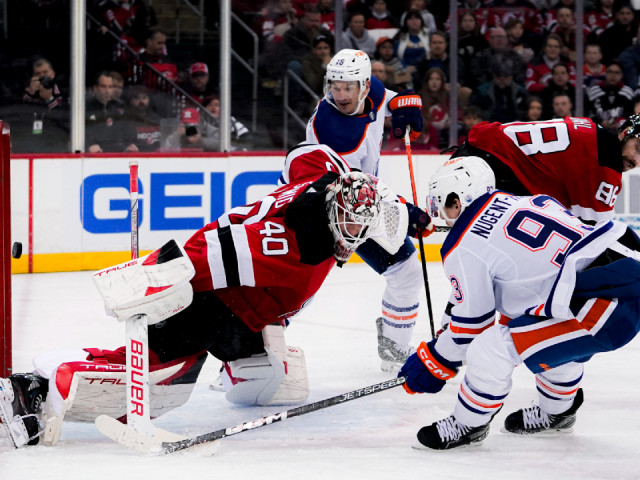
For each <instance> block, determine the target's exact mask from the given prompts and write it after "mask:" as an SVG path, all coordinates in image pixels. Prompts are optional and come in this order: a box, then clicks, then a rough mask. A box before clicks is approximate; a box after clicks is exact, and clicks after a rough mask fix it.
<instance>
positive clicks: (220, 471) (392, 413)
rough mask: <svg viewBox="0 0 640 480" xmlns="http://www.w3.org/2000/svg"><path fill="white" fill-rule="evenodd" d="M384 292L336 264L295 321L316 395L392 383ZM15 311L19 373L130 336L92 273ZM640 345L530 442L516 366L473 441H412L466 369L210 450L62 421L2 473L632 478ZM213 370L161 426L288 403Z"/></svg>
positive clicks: (254, 414) (423, 321)
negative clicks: (563, 424) (570, 420)
mask: <svg viewBox="0 0 640 480" xmlns="http://www.w3.org/2000/svg"><path fill="white" fill-rule="evenodd" d="M419 281H422V280H421V279H419ZM429 281H430V289H431V296H432V303H433V307H434V312H435V316H436V322H437V324H439V318H440V314H441V312H442V310H443V308H444V305H445V303H446V298H447V296H448V282H447V281H446V279H445V277H444V275H443V273H442V267H441V265H440V264H436V263H434V264H430V265H429ZM383 289H384V281H383V279H382V278H381V277H379V276H377V275H376V274H375V273H374V272H373V271H372V270H370V269H369V268H368V267H366V266H365V265H363V264H355V265H353V264H349V265H346V266H345V267H344V268H343V269H337V268H336V269H334V271H333V272H332V274H331V276H330V277H329V280H328V281H327V283H326V284H325V285H324V286H323V288H322V289H321V290H320V292H319V294H318V295H317V298H316V299H315V300H314V302H313V303H312V304H311V306H310V307H309V308H308V309H307V310H306V311H304V312H302V313H301V314H300V316H299V317H298V318H296V319H295V321H294V323H293V324H292V326H291V327H290V328H289V329H288V331H287V343H289V344H290V345H297V346H300V347H302V348H303V349H304V350H305V353H306V358H307V364H308V368H309V376H310V382H311V396H310V398H309V402H314V401H317V400H321V399H323V398H327V397H332V396H334V395H338V394H340V393H343V392H348V391H351V390H354V389H356V388H359V387H364V386H367V385H371V384H374V383H378V382H381V381H383V380H385V379H387V378H389V375H388V374H385V373H383V372H381V371H380V369H379V360H378V357H377V352H376V332H375V319H376V317H377V316H378V310H379V301H380V297H381V294H382V291H383ZM13 312H14V327H13V335H14V371H16V372H20V371H28V370H30V369H31V358H32V357H33V355H34V354H36V353H38V352H41V351H44V350H52V349H60V348H73V347H90V346H96V347H104V348H114V347H117V346H119V345H121V344H122V342H123V338H124V327H123V325H122V324H119V323H117V322H116V321H115V320H113V319H111V318H109V317H106V316H105V315H104V312H103V308H102V304H101V300H100V298H99V295H98V293H97V291H96V290H95V288H94V286H93V283H92V281H91V278H90V273H89V272H73V273H56V274H32V275H14V277H13ZM428 332H429V326H428V320H427V313H426V306H421V315H420V320H419V322H418V327H417V328H416V331H415V332H414V337H413V343H414V344H417V343H418V342H419V341H420V340H422V339H428V336H429V333H428ZM639 350H640V343H639V341H638V340H637V339H636V340H635V341H634V342H632V343H631V344H630V345H628V346H626V347H625V348H623V349H621V350H619V351H616V352H613V353H609V354H604V355H600V356H597V357H596V358H594V359H593V360H592V361H591V362H589V363H588V364H587V366H586V371H585V376H584V381H583V387H584V391H585V403H584V405H583V406H582V408H581V409H580V411H579V412H578V421H577V423H576V426H575V428H574V432H573V433H571V434H555V435H547V436H540V437H533V438H528V437H526V438H523V437H518V436H514V435H510V434H507V433H502V432H500V426H501V424H502V421H503V420H504V417H505V416H506V415H507V414H508V413H510V412H511V411H514V410H517V409H518V408H522V407H524V406H528V405H529V404H530V403H531V401H532V400H534V399H535V396H536V395H535V386H534V383H533V376H532V375H531V374H530V373H529V372H528V371H527V370H526V369H525V368H523V367H519V368H517V369H516V373H515V375H514V386H513V390H512V392H511V394H510V395H509V397H508V398H507V401H506V403H505V407H504V408H503V410H502V411H501V412H500V413H499V414H498V415H497V416H496V418H495V419H494V421H493V423H492V429H491V432H490V434H489V437H488V438H487V440H485V442H484V443H483V444H482V445H480V446H476V447H468V448H464V449H458V450H453V451H445V452H435V451H434V452H431V451H423V450H420V451H419V450H414V449H412V448H411V446H412V445H413V444H414V440H415V434H416V432H417V431H418V429H419V428H420V427H421V426H423V425H426V424H429V423H431V422H433V421H435V420H439V419H441V418H443V417H445V416H447V415H449V414H450V413H451V410H452V408H453V405H454V401H455V397H456V395H457V387H458V385H459V382H460V375H459V376H458V377H457V378H455V379H454V380H453V381H451V382H450V384H449V385H447V386H446V387H445V388H444V390H443V391H442V392H441V393H440V394H438V395H435V396H434V395H430V396H427V395H413V396H410V395H407V394H406V393H405V392H404V390H402V388H401V387H398V388H395V389H392V390H389V391H386V392H383V393H378V394H375V395H371V396H369V397H366V398H363V399H359V400H354V401H352V402H348V403H345V404H342V405H338V406H334V407H330V408H327V409H324V410H320V411H317V412H313V413H309V414H306V415H303V416H300V417H295V418H292V419H289V420H287V421H285V422H279V423H275V424H273V425H269V426H266V427H262V428H259V429H257V430H253V431H248V432H244V433H241V434H238V435H235V436H232V437H228V438H225V439H223V440H220V441H219V444H220V445H219V448H218V450H217V451H216V453H215V454H214V455H213V456H202V455H200V454H198V453H196V452H189V451H185V452H180V453H176V454H172V455H168V456H164V457H147V456H141V455H139V454H137V453H135V452H133V451H129V450H127V449H125V448H124V447H122V446H120V445H117V444H115V443H112V442H111V441H110V440H108V439H107V438H106V437H103V436H102V435H101V434H100V433H99V432H98V431H97V430H96V429H95V427H94V425H93V424H72V423H67V424H65V426H64V429H63V432H62V437H61V440H60V443H59V444H58V445H57V446H55V447H44V446H37V447H28V448H23V449H19V450H14V449H13V448H12V447H11V445H10V443H9V440H8V439H7V438H4V437H0V479H2V480H4V479H7V480H8V479H11V480H22V479H25V478H34V479H41V478H42V479H53V480H73V479H82V480H87V479H98V480H99V479H112V480H113V479H118V480H128V479H134V478H136V479H139V478H144V479H152V480H154V479H165V478H176V477H177V478H187V479H190V478H193V479H200V478H211V479H238V480H243V479H251V480H261V479H278V480H289V479H297V478H300V479H304V480H307V479H332V480H336V479H346V478H363V479H367V480H369V479H385V480H387V479H389V478H392V477H396V478H398V477H399V478H420V479H427V480H432V479H478V480H483V479H487V480H489V479H490V480H496V479H503V478H504V479H506V478H509V479H518V480H520V479H522V480H525V479H537V480H540V479H544V480H553V479H637V478H640V438H639V437H638V434H637V432H638V431H639V430H640V411H639V409H638V405H639V404H640V382H639V381H638V380H639V377H640V373H638V369H637V365H638V363H639V355H640V352H639ZM218 366H219V363H218V362H217V361H216V360H215V359H213V358H210V360H209V361H208V362H207V364H206V365H205V368H204V370H203V373H202V375H201V376H200V379H199V382H198V384H197V386H196V388H195V391H194V394H193V395H192V397H191V399H190V401H189V402H188V403H187V404H186V405H184V406H182V407H180V408H179V409H177V410H174V411H172V412H170V413H169V414H167V415H165V416H164V417H161V418H159V419H157V420H156V421H155V422H156V424H157V425H158V426H160V427H162V428H165V429H167V430H171V431H173V432H176V433H180V434H184V435H188V436H193V435H197V434H201V433H205V432H210V431H214V430H217V429H220V428H223V427H228V426H233V425H237V424H239V423H242V422H245V421H248V420H252V419H256V418H260V417H262V416H264V415H267V414H269V413H275V412H279V411H282V410H286V407H268V408H267V407H264V408H262V407H261V408H256V407H251V408H246V407H245V408H242V407H238V406H234V405H232V404H229V403H227V402H226V400H225V399H224V394H222V393H219V392H214V391H211V390H209V388H208V387H209V384H210V383H211V382H212V381H213V380H214V378H215V377H216V373H217V369H218ZM0 435H1V434H0Z"/></svg>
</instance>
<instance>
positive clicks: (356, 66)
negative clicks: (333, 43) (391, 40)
mask: <svg viewBox="0 0 640 480" xmlns="http://www.w3.org/2000/svg"><path fill="white" fill-rule="evenodd" d="M369 80H371V61H370V60H369V56H368V55H367V54H366V53H364V52H363V51H362V50H353V49H350V48H345V49H343V50H340V51H339V52H338V53H336V54H335V55H334V56H333V58H332V59H331V61H330V62H329V64H328V65H327V73H326V74H325V76H324V97H325V98H326V99H327V102H329V103H330V104H331V105H332V106H333V107H334V108H336V109H337V108H338V107H337V105H336V103H335V101H334V99H333V95H332V94H331V82H332V81H339V82H358V86H359V87H360V91H359V94H358V107H357V108H356V110H355V111H354V112H353V113H351V114H350V115H355V113H356V112H357V111H358V110H360V106H361V105H362V102H364V99H365V98H366V96H367V95H366V94H367V81H369Z"/></svg>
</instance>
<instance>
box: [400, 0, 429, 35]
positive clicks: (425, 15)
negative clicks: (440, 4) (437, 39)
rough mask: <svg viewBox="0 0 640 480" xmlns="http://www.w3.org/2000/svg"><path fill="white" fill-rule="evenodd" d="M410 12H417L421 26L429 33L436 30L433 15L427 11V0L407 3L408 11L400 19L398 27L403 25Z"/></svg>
mask: <svg viewBox="0 0 640 480" xmlns="http://www.w3.org/2000/svg"><path fill="white" fill-rule="evenodd" d="M411 10H417V11H418V12H419V13H420V16H421V17H422V21H423V24H424V26H425V28H426V29H427V31H428V32H429V33H433V32H435V31H436V30H438V25H437V23H436V20H435V18H434V16H433V14H432V13H431V12H430V11H429V10H427V0H411V1H410V2H409V9H408V10H407V11H406V12H404V13H403V14H402V16H401V17H400V25H404V22H405V20H406V18H407V15H408V14H409V12H410V11H411Z"/></svg>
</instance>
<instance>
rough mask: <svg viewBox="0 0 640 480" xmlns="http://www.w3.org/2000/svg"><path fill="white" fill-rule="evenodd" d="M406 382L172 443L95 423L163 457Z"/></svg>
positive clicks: (112, 422)
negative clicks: (163, 455)
mask: <svg viewBox="0 0 640 480" xmlns="http://www.w3.org/2000/svg"><path fill="white" fill-rule="evenodd" d="M405 380H406V379H405V377H397V378H394V379H391V380H386V381H384V382H380V383H376V384H374V385H370V386H368V387H363V388H359V389H357V390H352V391H350V392H346V393H343V394H340V395H336V396H335V397H331V398H327V399H324V400H320V401H318V402H314V403H309V404H307V405H302V406H300V407H295V408H292V409H290V410H286V411H284V412H279V413H275V414H272V415H267V416H265V417H262V418H258V419H256V420H251V421H249V422H245V423H241V424H239V425H235V426H233V427H227V428H222V429H220V430H216V431H215V432H210V433H204V434H202V435H198V436H197V437H192V438H185V439H182V440H170V439H169V438H170V437H174V438H175V434H172V433H169V432H167V431H165V430H162V429H156V432H157V433H156V435H155V436H154V438H150V437H147V436H145V435H144V434H141V433H140V432H138V431H137V430H135V429H133V428H131V427H130V426H128V425H125V424H123V423H120V422H119V421H118V420H116V419H114V418H112V417H109V416H107V415H100V416H99V417H98V418H96V422H95V423H96V427H97V428H98V430H99V431H100V432H102V433H103V434H104V435H106V436H107V437H109V438H111V439H112V440H114V441H115V442H118V443H119V444H121V445H124V446H126V447H129V448H131V449H133V450H136V451H138V452H141V453H152V454H158V455H162V454H166V453H173V452H177V451H180V450H185V449H187V448H191V447H195V446H197V445H202V444H205V443H208V442H213V441H214V440H219V439H221V438H224V437H229V436H231V435H237V434H238V433H242V432H246V431H248V430H253V429H256V428H259V427H264V426H266V425H271V424H272V423H276V422H280V421H284V420H286V419H287V418H292V417H297V416H300V415H305V414H307V413H311V412H315V411H317V410H321V409H323V408H327V407H331V406H333V405H338V404H341V403H345V402H350V401H351V400H356V399H358V398H362V397H366V396H368V395H372V394H374V393H378V392H382V391H385V390H389V389H390V388H394V387H397V386H399V385H402V384H403V383H404V382H405Z"/></svg>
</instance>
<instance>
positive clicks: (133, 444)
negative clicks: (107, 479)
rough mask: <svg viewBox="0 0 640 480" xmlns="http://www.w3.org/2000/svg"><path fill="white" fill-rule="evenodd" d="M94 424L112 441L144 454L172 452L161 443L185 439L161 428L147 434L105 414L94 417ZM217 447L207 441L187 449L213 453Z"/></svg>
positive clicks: (204, 453) (215, 444)
mask: <svg viewBox="0 0 640 480" xmlns="http://www.w3.org/2000/svg"><path fill="white" fill-rule="evenodd" d="M95 425H96V428H97V429H98V431H99V432H100V433H102V434H103V435H105V436H107V437H109V438H110V439H111V440H113V441H114V442H116V443H119V444H120V445H123V446H125V447H127V448H129V449H131V450H134V451H136V452H138V453H142V454H145V455H164V454H167V453H172V452H173V451H174V449H171V448H166V447H164V446H163V443H166V444H168V445H169V446H170V445H171V444H172V443H173V442H179V441H182V440H186V437H184V436H182V435H178V434H176V433H172V432H169V431H167V430H163V429H161V428H155V429H154V433H153V436H147V435H145V434H143V433H140V432H138V431H136V430H134V429H133V428H131V427H130V426H129V425H125V424H124V423H121V422H119V421H118V420H116V419H115V418H112V417H109V416H107V415H100V416H99V417H98V418H96V420H95ZM217 448H218V444H217V443H215V442H209V443H206V444H202V445H198V446H196V447H193V448H190V449H189V450H190V451H197V452H198V453H200V454H201V455H213V453H214V452H215V450H217Z"/></svg>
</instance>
